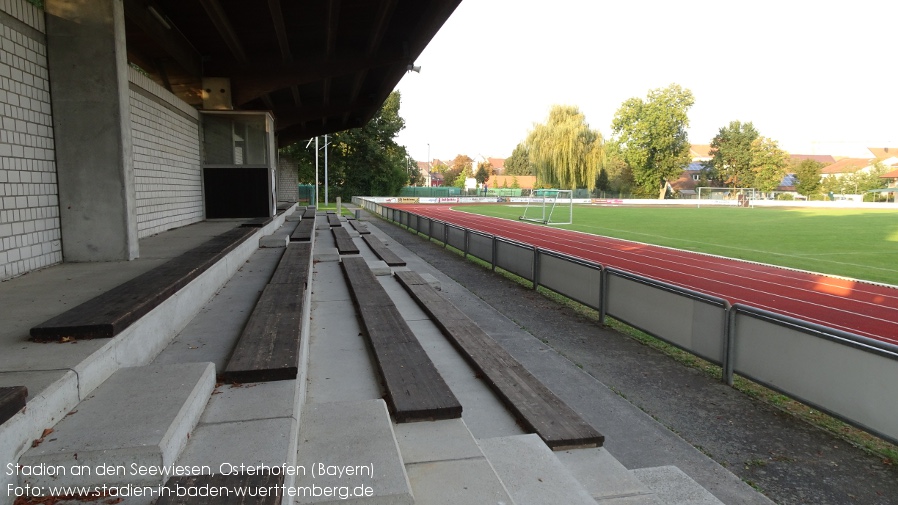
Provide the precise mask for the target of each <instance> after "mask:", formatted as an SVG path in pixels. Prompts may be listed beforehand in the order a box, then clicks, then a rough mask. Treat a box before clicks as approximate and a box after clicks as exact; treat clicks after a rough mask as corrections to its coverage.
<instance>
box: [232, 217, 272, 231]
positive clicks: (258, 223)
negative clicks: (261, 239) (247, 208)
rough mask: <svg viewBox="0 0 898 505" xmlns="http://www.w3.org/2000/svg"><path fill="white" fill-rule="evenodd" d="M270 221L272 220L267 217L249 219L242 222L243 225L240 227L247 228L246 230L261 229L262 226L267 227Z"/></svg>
mask: <svg viewBox="0 0 898 505" xmlns="http://www.w3.org/2000/svg"><path fill="white" fill-rule="evenodd" d="M271 221H272V218H270V217H267V216H266V217H257V218H253V219H250V220H248V221H244V222H243V224H241V225H240V226H243V227H247V228H262V227H263V226H265V225H267V224H268V223H270V222H271Z"/></svg>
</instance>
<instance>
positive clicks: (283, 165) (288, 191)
mask: <svg viewBox="0 0 898 505" xmlns="http://www.w3.org/2000/svg"><path fill="white" fill-rule="evenodd" d="M297 200H299V174H298V173H297V164H296V162H294V161H293V160H291V159H289V158H287V157H286V156H281V157H280V158H279V159H278V201H279V202H295V201H297Z"/></svg>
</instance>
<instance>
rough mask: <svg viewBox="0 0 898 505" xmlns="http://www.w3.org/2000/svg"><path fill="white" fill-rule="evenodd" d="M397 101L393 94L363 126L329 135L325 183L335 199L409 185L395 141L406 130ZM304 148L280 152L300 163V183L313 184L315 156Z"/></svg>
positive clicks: (402, 149) (388, 192)
mask: <svg viewBox="0 0 898 505" xmlns="http://www.w3.org/2000/svg"><path fill="white" fill-rule="evenodd" d="M400 101H401V96H400V94H399V92H398V91H394V92H392V93H390V96H389V97H387V100H386V101H385V102H384V104H383V105H382V106H381V108H380V110H378V112H377V113H376V114H375V115H374V117H373V118H371V120H370V121H368V123H367V124H366V125H365V126H362V127H360V128H353V129H351V130H345V131H341V132H338V133H335V134H333V135H331V136H330V138H329V142H330V147H329V149H330V151H329V155H330V156H329V159H328V179H329V180H328V182H329V184H330V185H331V186H332V187H333V189H334V190H335V191H334V192H333V193H334V195H335V196H342V197H343V199H344V200H346V199H348V198H351V197H352V196H354V195H372V196H374V195H384V196H389V195H396V194H398V193H399V190H400V189H401V188H402V187H403V186H405V185H406V184H408V182H409V173H408V169H407V164H408V158H407V157H408V152H406V149H405V147H404V146H400V145H398V144H397V143H396V141H395V140H394V139H395V138H396V135H397V134H398V133H399V132H400V131H401V130H402V129H403V128H405V120H403V119H402V117H401V116H400V115H399V105H400ZM305 146H306V142H299V143H296V144H292V145H290V146H287V147H284V148H283V149H282V150H281V153H282V154H285V155H287V156H289V157H291V158H292V159H294V160H296V161H297V162H298V163H299V171H298V176H299V182H300V183H314V181H315V173H314V172H315V169H314V167H315V158H314V156H315V154H316V153H315V152H314V148H310V149H307V148H306V147H305ZM322 182H323V181H322Z"/></svg>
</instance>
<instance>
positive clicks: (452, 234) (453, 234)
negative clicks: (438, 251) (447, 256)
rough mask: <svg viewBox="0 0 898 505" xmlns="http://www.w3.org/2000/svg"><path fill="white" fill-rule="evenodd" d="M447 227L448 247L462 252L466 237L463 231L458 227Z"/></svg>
mask: <svg viewBox="0 0 898 505" xmlns="http://www.w3.org/2000/svg"><path fill="white" fill-rule="evenodd" d="M447 226H449V232H448V235H447V236H446V238H447V240H448V241H449V245H451V246H452V247H454V248H456V249H458V250H459V251H464V250H465V235H466V232H465V229H464V228H459V227H458V226H455V225H452V224H450V225H447Z"/></svg>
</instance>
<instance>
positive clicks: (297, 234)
mask: <svg viewBox="0 0 898 505" xmlns="http://www.w3.org/2000/svg"><path fill="white" fill-rule="evenodd" d="M313 233H315V215H314V214H312V217H306V216H303V218H302V220H301V221H300V222H299V224H298V225H296V228H295V229H294V230H293V233H291V234H290V241H291V242H308V241H310V240H312V234H313Z"/></svg>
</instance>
